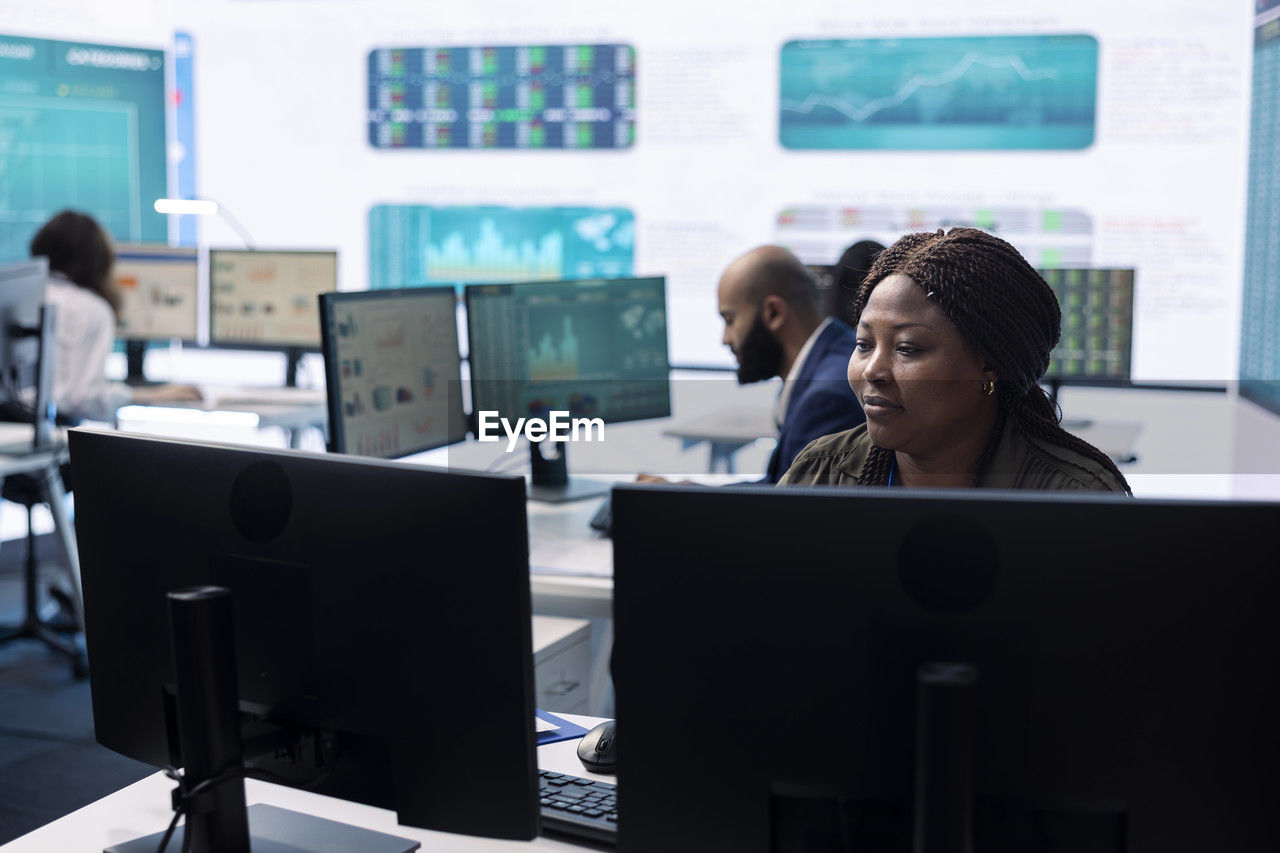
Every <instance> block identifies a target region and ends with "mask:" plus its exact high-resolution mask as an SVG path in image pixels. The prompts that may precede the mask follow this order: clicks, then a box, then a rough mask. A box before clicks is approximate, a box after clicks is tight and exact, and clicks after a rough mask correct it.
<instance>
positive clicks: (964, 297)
mask: <svg viewBox="0 0 1280 853" xmlns="http://www.w3.org/2000/svg"><path fill="white" fill-rule="evenodd" d="M891 275H903V276H906V277H907V278H909V279H911V280H912V281H913V282H915V283H916V285H917V286H918V287H920V288H921V289H922V290H923V291H925V293H927V294H928V295H929V299H930V301H931V302H933V303H934V304H935V305H937V306H938V307H939V308H941V309H942V313H943V314H944V315H945V316H946V318H947V319H948V320H950V321H951V322H952V324H954V325H955V327H956V329H958V330H959V332H960V337H961V338H962V339H963V340H964V342H965V343H966V344H967V345H968V346H969V347H970V348H971V349H972V350H973V351H974V352H976V353H978V354H979V355H981V356H982V357H983V358H984V359H985V360H986V362H987V364H988V366H989V367H990V368H991V370H993V371H994V372H995V373H996V375H997V376H999V377H1000V378H999V380H998V382H997V389H998V391H999V393H997V395H996V398H997V401H998V407H999V412H998V417H997V421H996V425H995V428H994V429H993V430H992V431H991V437H990V439H989V440H988V442H987V446H986V449H985V450H984V451H983V453H982V456H981V457H980V458H979V461H978V468H977V472H976V473H975V475H974V478H973V485H977V484H978V483H979V481H980V480H981V479H982V476H983V475H984V474H985V473H986V469H987V466H988V465H989V464H990V462H991V459H992V457H993V456H994V455H995V451H996V447H997V444H998V443H999V440H1000V434H1001V432H1002V431H1003V425H1004V424H1005V423H1006V422H1007V421H1008V420H1009V419H1012V420H1013V423H1014V424H1015V425H1016V426H1017V428H1018V429H1019V430H1020V431H1021V432H1022V433H1023V434H1024V435H1027V436H1029V437H1031V438H1034V439H1037V440H1039V441H1041V442H1043V443H1045V444H1049V445H1054V446H1058V447H1063V448H1066V449H1069V450H1073V451H1075V452H1076V453H1079V454H1080V455H1081V456H1085V457H1087V458H1089V459H1092V460H1094V461H1096V462H1097V463H1098V464H1099V465H1101V466H1103V467H1104V468H1105V469H1106V470H1108V471H1110V472H1111V473H1112V474H1113V475H1114V476H1115V477H1116V479H1117V480H1118V481H1119V482H1120V483H1121V484H1122V485H1123V486H1124V489H1125V491H1126V492H1127V491H1129V484H1128V482H1127V481H1126V480H1125V478H1124V475H1123V474H1121V473H1120V469H1118V468H1117V467H1116V465H1115V463H1114V462H1113V461H1112V460H1111V457H1109V456H1107V455H1106V454H1105V453H1103V452H1102V451H1100V450H1098V449H1097V448H1096V447H1094V446H1093V445H1091V444H1089V443H1088V442H1086V441H1083V440H1082V439H1080V438H1077V437H1076V436H1074V435H1072V434H1071V433H1069V432H1067V431H1066V430H1064V429H1063V428H1062V426H1061V424H1060V421H1061V420H1062V415H1061V412H1060V411H1059V410H1058V408H1057V406H1056V405H1055V403H1054V402H1053V401H1052V400H1051V399H1050V398H1049V395H1048V394H1047V393H1046V392H1045V390H1044V389H1043V388H1041V387H1040V385H1039V380H1040V378H1041V377H1042V376H1044V373H1045V371H1046V370H1047V369H1048V368H1049V353H1050V352H1051V351H1052V350H1053V348H1054V347H1055V346H1056V345H1057V343H1058V337H1059V335H1060V334H1061V328H1062V312H1061V310H1060V309H1059V308H1058V298H1057V296H1055V295H1054V292H1053V289H1052V288H1050V287H1049V285H1048V284H1046V283H1045V281H1044V279H1043V278H1041V277H1040V274H1039V273H1037V272H1036V271H1035V269H1034V268H1033V267H1032V266H1031V264H1029V263H1027V260H1026V259H1025V258H1024V257H1022V255H1021V254H1019V253H1018V250H1017V249H1015V248H1013V246H1011V245H1009V244H1008V243H1006V242H1005V241H1004V240H1001V239H1000V238H999V237H995V236H992V235H991V234H988V233H987V232H985V231H980V230H978V229H976V228H952V229H951V230H950V231H947V232H945V233H944V232H943V231H942V230H941V229H939V230H938V231H937V232H920V233H916V234H907V235H906V236H904V237H902V238H901V239H899V240H898V241H897V242H896V243H894V244H893V245H892V246H890V247H889V248H887V249H885V250H884V251H883V252H881V253H880V255H879V257H878V258H876V261H875V263H874V264H873V265H872V267H871V269H870V271H868V273H867V277H866V280H865V281H863V283H862V286H861V287H860V288H859V289H858V292H857V295H856V296H855V297H854V300H853V303H852V307H851V311H850V315H851V316H850V319H851V321H852V325H854V326H857V324H858V321H859V319H860V318H861V316H862V311H863V309H864V308H866V306H867V300H868V299H869V298H870V297H871V291H872V290H874V289H875V286H876V285H877V284H879V283H880V282H881V281H883V280H884V279H886V278H888V277H889V276H891ZM1064 461H1066V462H1067V464H1068V465H1071V466H1072V467H1075V468H1078V469H1079V470H1081V471H1084V472H1086V473H1088V472H1087V470H1086V469H1085V468H1083V467H1082V466H1079V465H1077V464H1075V463H1073V462H1070V461H1069V460H1064ZM892 462H893V451H891V450H887V449H885V448H883V447H879V446H876V445H872V447H871V450H870V452H869V454H868V455H867V461H866V464H865V465H864V466H863V469H862V474H861V476H859V478H858V481H857V482H858V484H859V485H866V486H884V485H888V483H889V471H890V466H891V464H892Z"/></svg>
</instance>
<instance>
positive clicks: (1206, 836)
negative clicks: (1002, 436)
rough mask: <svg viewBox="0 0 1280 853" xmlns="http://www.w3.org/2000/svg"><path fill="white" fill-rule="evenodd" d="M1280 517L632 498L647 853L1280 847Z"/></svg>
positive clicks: (1151, 507) (906, 495)
mask: <svg viewBox="0 0 1280 853" xmlns="http://www.w3.org/2000/svg"><path fill="white" fill-rule="evenodd" d="M1278 525H1280V504H1277V503H1237V502H1229V501H1220V500H1203V501H1161V500H1141V499H1133V498H1126V497H1123V496H1119V495H1065V494H1062V493H1056V494H1054V493H1033V492H996V491H988V490H986V489H969V490H960V491H950V492H937V491H926V490H916V489H883V488H879V489H860V488H852V487H845V488H839V489H837V488H813V489H809V488H796V487H793V488H782V489H762V488H759V487H753V488H742V489H707V488H696V487H683V488H680V487H670V486H639V487H637V486H618V487H615V488H614V491H613V556H614V598H613V606H614V618H615V622H614V625H615V638H616V639H615V645H614V670H613V675H614V683H615V684H616V685H617V721H618V733H619V738H620V739H619V741H618V745H617V753H618V772H619V776H618V779H619V793H620V796H619V800H618V805H619V814H618V827H619V842H620V846H619V849H620V850H621V851H622V853H631V852H632V851H648V850H663V851H672V853H676V852H677V851H679V852H680V853H683V851H697V853H722V851H724V853H727V851H733V853H771V852H772V851H779V850H832V851H843V850H878V851H908V850H912V849H915V850H932V849H945V850H979V851H986V853H993V851H994V853H1014V851H1017V853H1028V851H1034V853H1047V851H1060V850H1061V851H1065V850H1070V851H1073V853H1101V851H1107V853H1121V851H1123V853H1157V851H1169V850H1186V851H1193V850H1232V851H1248V853H1262V851H1268V850H1274V849H1275V843H1276V838H1277V837H1280V818H1278V817H1277V815H1276V812H1275V810H1274V809H1270V808H1267V807H1266V806H1265V804H1267V803H1273V802H1276V800H1277V798H1278V797H1280V776H1278V775H1277V774H1276V767H1277V766H1278V763H1280V728H1277V726H1276V725H1275V720H1276V719H1277V715H1280V690H1277V689H1276V686H1275V683H1274V678H1273V677H1272V673H1274V671H1275V668H1276V662H1277V655H1278V654H1280V620H1277V619H1276V618H1275V614H1276V612H1277V608H1280V572H1277V571H1276V561H1275V553H1276V551H1275V530H1276V528H1277V526H1278ZM719 531H729V532H727V533H725V534H724V535H718V532H719ZM709 536H713V537H714V540H715V541H714V545H713V546H712V547H708V537H709ZM932 665H937V666H932ZM926 667H927V668H926ZM673 696H678V697H680V700H679V702H678V705H679V714H678V715H676V716H673V715H672V713H671V709H672V707H673V705H672V699H671V697H673ZM682 762H683V763H684V765H685V766H688V767H689V768H693V767H696V769H697V780H696V783H694V784H691V783H690V782H689V780H688V779H687V778H686V779H682V780H678V781H679V782H684V784H683V785H680V786H679V787H673V779H672V767H673V763H674V764H677V765H678V764H681V763H682ZM922 817H923V818H924V820H923V824H924V826H923V829H924V830H925V831H926V837H925V838H924V839H923V840H924V841H925V843H923V844H921V843H920V842H921V840H922V837H921V835H920V833H919V832H916V833H915V834H914V835H915V842H916V843H915V845H914V846H913V843H912V841H913V818H914V824H915V827H916V828H917V829H920V828H921V823H922V820H921V818H922ZM931 830H941V831H943V832H946V833H947V835H945V836H943V837H938V836H935V835H929V834H928V832H929V831H931ZM951 830H954V831H955V833H956V835H954V836H952V835H951ZM962 835H963V836H964V837H961V836H962ZM801 839H804V840H805V841H806V842H807V845H806V844H801V843H800V840H801ZM966 842H968V843H966Z"/></svg>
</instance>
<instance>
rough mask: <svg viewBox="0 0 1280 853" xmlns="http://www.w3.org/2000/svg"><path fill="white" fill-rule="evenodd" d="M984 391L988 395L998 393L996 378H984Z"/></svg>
mask: <svg viewBox="0 0 1280 853" xmlns="http://www.w3.org/2000/svg"><path fill="white" fill-rule="evenodd" d="M982 393H983V394H986V395H987V396H988V397H990V396H991V395H992V394H994V393H996V381H995V380H994V379H984V380H982Z"/></svg>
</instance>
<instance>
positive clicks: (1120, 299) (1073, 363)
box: [1039, 269, 1134, 385]
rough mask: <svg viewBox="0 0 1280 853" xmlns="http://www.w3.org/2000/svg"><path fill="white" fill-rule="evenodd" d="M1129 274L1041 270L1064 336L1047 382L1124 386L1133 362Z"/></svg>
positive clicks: (1076, 270) (1131, 299)
mask: <svg viewBox="0 0 1280 853" xmlns="http://www.w3.org/2000/svg"><path fill="white" fill-rule="evenodd" d="M1133 272H1134V271H1133V270H1123V269H1042V270H1039V273H1040V275H1041V276H1042V277H1043V278H1044V280H1045V281H1046V282H1048V283H1049V286H1050V287H1052V288H1053V292H1054V293H1055V294H1056V295H1057V297H1058V306H1059V307H1060V308H1061V309H1062V337H1061V338H1060V339H1059V341H1058V345H1057V346H1056V347H1054V349H1053V352H1052V353H1051V354H1050V358H1049V370H1048V371H1047V372H1046V374H1045V378H1046V379H1048V380H1050V381H1054V382H1071V383H1082V384H1107V385H1110V384H1124V383H1128V382H1129V381H1130V378H1131V375H1130V368H1131V364H1132V361H1133V280H1134V276H1133Z"/></svg>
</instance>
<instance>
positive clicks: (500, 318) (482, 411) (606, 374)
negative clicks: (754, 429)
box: [466, 278, 671, 503]
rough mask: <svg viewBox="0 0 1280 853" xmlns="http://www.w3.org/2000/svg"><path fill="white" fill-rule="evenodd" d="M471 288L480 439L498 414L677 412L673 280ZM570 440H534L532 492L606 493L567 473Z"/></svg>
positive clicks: (475, 422)
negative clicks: (670, 341) (670, 302)
mask: <svg viewBox="0 0 1280 853" xmlns="http://www.w3.org/2000/svg"><path fill="white" fill-rule="evenodd" d="M466 293H467V328H468V333H467V344H468V347H469V348H470V367H471V408H472V411H471V418H472V431H473V432H475V433H476V436H477V438H479V439H480V440H485V432H486V424H488V425H489V426H490V427H494V426H495V425H496V424H497V423H498V419H505V420H506V421H508V422H510V423H516V422H518V421H519V420H520V419H523V418H543V419H546V420H547V422H548V423H550V422H552V419H553V418H562V419H564V420H563V421H562V423H565V424H568V423H571V422H572V423H576V424H584V423H585V424H590V423H591V422H597V423H599V424H600V425H603V424H604V423H619V422H621V421H636V420H645V419H648V418H662V417H668V416H670V414H671V378H670V364H669V362H668V359H667V299H666V279H664V278H618V279H583V280H578V281H549V282H523V283H518V284H475V285H467V291H466ZM593 428H594V427H590V426H588V429H593ZM490 434H492V433H490ZM567 448H568V442H564V441H552V440H543V441H530V442H529V464H530V489H529V496H530V497H531V498H533V499H535V500H545V501H550V502H556V503H558V502H562V501H569V500H582V499H585V498H589V497H595V496H597V495H600V494H604V493H605V492H607V490H608V489H607V486H604V485H603V484H600V483H592V482H591V481H589V480H583V479H577V480H573V479H570V478H569V475H568V461H567Z"/></svg>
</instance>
